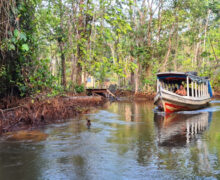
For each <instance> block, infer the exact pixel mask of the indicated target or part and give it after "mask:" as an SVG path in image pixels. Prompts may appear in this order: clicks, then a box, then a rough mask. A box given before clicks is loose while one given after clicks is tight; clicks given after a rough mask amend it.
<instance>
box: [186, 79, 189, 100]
mask: <svg viewBox="0 0 220 180" xmlns="http://www.w3.org/2000/svg"><path fill="white" fill-rule="evenodd" d="M186 81H187V96H188V97H189V76H187V78H186Z"/></svg>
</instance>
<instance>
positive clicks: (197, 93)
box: [195, 81, 198, 97]
mask: <svg viewBox="0 0 220 180" xmlns="http://www.w3.org/2000/svg"><path fill="white" fill-rule="evenodd" d="M195 94H196V95H195V97H198V92H197V82H196V81H195Z"/></svg>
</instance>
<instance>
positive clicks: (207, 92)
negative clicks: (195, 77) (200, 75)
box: [206, 81, 209, 96]
mask: <svg viewBox="0 0 220 180" xmlns="http://www.w3.org/2000/svg"><path fill="white" fill-rule="evenodd" d="M208 95H209V90H208V82H207V81H206V96H208Z"/></svg>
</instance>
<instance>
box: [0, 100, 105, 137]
mask: <svg viewBox="0 0 220 180" xmlns="http://www.w3.org/2000/svg"><path fill="white" fill-rule="evenodd" d="M105 101H106V100H105V99H104V98H102V97H100V96H96V97H93V96H76V97H72V96H59V97H54V98H49V99H48V98H47V99H41V100H40V99H38V98H35V99H31V98H26V99H21V100H20V101H19V100H17V101H16V102H15V103H14V105H16V106H14V107H12V103H9V104H8V105H7V106H6V107H7V108H6V109H5V108H4V109H0V134H2V133H6V132H11V131H17V130H26V129H35V128H37V127H40V126H44V125H46V124H50V123H54V122H62V121H64V120H65V119H68V118H71V117H73V116H76V115H78V114H83V113H87V112H89V110H90V109H91V108H92V107H94V106H99V105H102V104H104V102H105ZM8 102H9V100H8Z"/></svg>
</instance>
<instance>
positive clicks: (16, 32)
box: [14, 29, 19, 37]
mask: <svg viewBox="0 0 220 180" xmlns="http://www.w3.org/2000/svg"><path fill="white" fill-rule="evenodd" d="M18 35H19V31H18V30H17V29H15V30H14V36H15V37H18Z"/></svg>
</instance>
